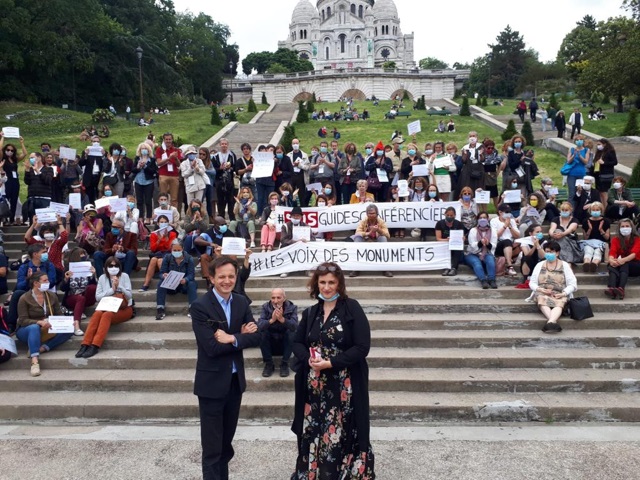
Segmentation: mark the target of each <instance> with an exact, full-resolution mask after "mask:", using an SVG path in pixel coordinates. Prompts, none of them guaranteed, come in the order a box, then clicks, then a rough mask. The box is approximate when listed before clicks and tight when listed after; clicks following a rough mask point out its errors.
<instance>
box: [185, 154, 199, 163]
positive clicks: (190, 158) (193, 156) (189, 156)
mask: <svg viewBox="0 0 640 480" xmlns="http://www.w3.org/2000/svg"><path fill="white" fill-rule="evenodd" d="M196 157H197V155H196V154H195V153H190V154H189V155H187V158H188V159H189V160H191V161H193V160H195V159H196Z"/></svg>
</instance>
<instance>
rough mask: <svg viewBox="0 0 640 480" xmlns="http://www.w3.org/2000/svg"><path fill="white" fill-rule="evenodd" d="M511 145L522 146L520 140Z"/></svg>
mask: <svg viewBox="0 0 640 480" xmlns="http://www.w3.org/2000/svg"><path fill="white" fill-rule="evenodd" d="M513 146H514V147H516V148H522V142H515V143H514V144H513Z"/></svg>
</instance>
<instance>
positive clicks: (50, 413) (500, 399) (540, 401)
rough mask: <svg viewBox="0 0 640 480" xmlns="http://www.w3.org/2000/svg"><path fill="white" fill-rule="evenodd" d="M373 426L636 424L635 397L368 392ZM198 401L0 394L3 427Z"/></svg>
mask: <svg viewBox="0 0 640 480" xmlns="http://www.w3.org/2000/svg"><path fill="white" fill-rule="evenodd" d="M293 401H294V396H293V392H253V391H250V390H249V391H247V392H245V394H244V395H243V398H242V410H241V417H242V418H243V419H246V420H263V419H265V418H269V419H282V420H283V421H291V419H292V417H293ZM370 413H371V418H372V420H398V421H400V420H401V421H404V422H408V421H424V420H427V419H428V420H431V421H451V420H465V421H469V420H484V421H501V422H514V421H518V422H523V421H538V422H542V421H545V422H565V421H608V422H611V421H624V422H637V421H640V395H637V394H630V393H591V394H582V393H528V392H524V393H434V392H426V393H417V392H404V391H397V392H371V394H370ZM197 417H198V405H197V398H196V397H195V396H194V395H192V394H190V393H186V392H185V393H176V392H168V393H163V394H162V395H158V394H157V393H155V392H129V393H127V394H126V395H123V394H122V392H108V393H101V392H71V391H68V392H57V391H54V392H32V393H31V394H29V395H24V392H8V393H3V395H2V397H0V418H2V419H4V420H23V419H29V420H30V421H34V420H51V419H58V420H59V419H69V420H70V421H72V419H76V421H77V420H78V419H81V420H82V421H87V420H94V421H135V420H146V421H151V420H161V419H171V420H173V421H180V420H182V421H190V422H193V421H194V420H195V419H196V418H197Z"/></svg>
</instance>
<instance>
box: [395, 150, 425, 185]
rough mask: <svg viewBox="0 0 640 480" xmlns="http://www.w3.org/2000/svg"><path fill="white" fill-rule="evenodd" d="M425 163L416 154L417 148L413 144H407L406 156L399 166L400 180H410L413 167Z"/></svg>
mask: <svg viewBox="0 0 640 480" xmlns="http://www.w3.org/2000/svg"><path fill="white" fill-rule="evenodd" d="M426 163H427V161H426V160H425V159H424V158H422V156H421V155H419V154H418V146H417V145H416V144H415V143H409V144H407V156H406V157H405V158H404V159H403V160H402V164H401V165H400V180H410V179H411V177H413V166H414V165H425V164H426Z"/></svg>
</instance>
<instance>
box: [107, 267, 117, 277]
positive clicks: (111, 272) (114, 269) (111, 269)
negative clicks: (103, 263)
mask: <svg viewBox="0 0 640 480" xmlns="http://www.w3.org/2000/svg"><path fill="white" fill-rule="evenodd" d="M107 272H109V275H117V274H118V273H120V269H119V268H118V267H109V268H107Z"/></svg>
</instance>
